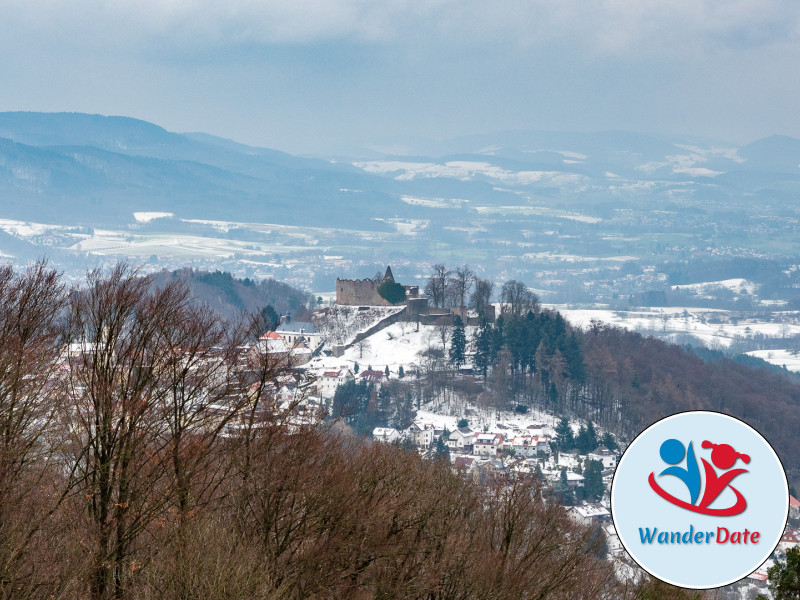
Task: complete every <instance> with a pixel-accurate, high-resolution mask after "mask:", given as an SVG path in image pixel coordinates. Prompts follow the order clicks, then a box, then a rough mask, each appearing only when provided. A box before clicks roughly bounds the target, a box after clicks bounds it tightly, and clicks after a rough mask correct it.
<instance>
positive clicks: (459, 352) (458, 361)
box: [450, 315, 467, 368]
mask: <svg viewBox="0 0 800 600" xmlns="http://www.w3.org/2000/svg"><path fill="white" fill-rule="evenodd" d="M466 351H467V336H466V334H465V332H464V321H462V320H461V317H459V316H458V315H456V318H455V319H453V336H452V338H451V340H450V362H452V363H454V364H455V365H456V368H458V367H460V366H461V365H462V364H463V363H464V358H465V355H466Z"/></svg>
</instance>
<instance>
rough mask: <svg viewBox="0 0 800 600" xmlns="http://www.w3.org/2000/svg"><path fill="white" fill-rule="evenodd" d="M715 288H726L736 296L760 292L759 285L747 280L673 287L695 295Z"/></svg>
mask: <svg viewBox="0 0 800 600" xmlns="http://www.w3.org/2000/svg"><path fill="white" fill-rule="evenodd" d="M715 288H725V289H728V290H730V291H732V292H733V293H735V294H751V295H752V294H755V293H756V292H757V291H758V284H756V283H753V282H752V281H748V280H747V279H741V278H737V279H723V280H721V281H704V282H702V283H688V284H683V285H673V286H672V289H673V290H690V291H693V292H695V293H701V294H702V293H704V292H706V291H711V290H713V289H715Z"/></svg>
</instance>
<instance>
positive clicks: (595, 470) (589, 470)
mask: <svg viewBox="0 0 800 600" xmlns="http://www.w3.org/2000/svg"><path fill="white" fill-rule="evenodd" d="M583 476H584V478H585V481H584V483H583V486H584V490H585V491H586V498H587V499H588V500H591V501H593V502H598V501H599V500H600V499H601V498H602V497H603V493H604V492H605V486H604V485H603V463H601V462H600V461H599V460H590V461H589V466H587V467H586V472H585V473H584V475H583Z"/></svg>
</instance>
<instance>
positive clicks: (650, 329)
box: [550, 305, 800, 368]
mask: <svg viewBox="0 0 800 600" xmlns="http://www.w3.org/2000/svg"><path fill="white" fill-rule="evenodd" d="M550 307H551V308H555V309H556V310H558V311H559V312H561V314H562V315H564V318H566V319H567V320H568V321H569V322H570V323H572V324H573V325H577V326H579V327H582V328H584V329H585V328H588V327H590V326H591V324H592V321H600V322H602V323H607V324H611V325H617V326H619V327H624V328H625V329H631V330H635V331H639V332H641V333H644V334H651V335H654V336H656V337H660V338H666V339H677V338H680V336H681V335H684V334H685V335H691V336H693V337H695V338H697V339H698V340H700V341H702V342H703V343H704V344H705V345H706V346H708V347H710V348H720V349H722V348H727V347H729V346H730V345H731V344H732V343H733V342H734V340H735V339H736V338H737V337H739V338H748V337H753V336H754V335H756V334H757V333H760V334H762V335H765V336H769V337H773V338H782V337H789V336H792V335H797V334H800V313H798V312H797V311H783V312H778V313H773V315H774V318H773V319H772V321H769V322H766V321H759V320H756V319H744V318H741V319H732V318H731V315H730V313H729V312H728V311H725V310H721V309H713V308H695V307H689V306H686V307H684V306H677V307H676V306H671V307H665V308H651V309H636V310H625V311H623V310H609V309H572V308H569V307H567V306H563V305H550ZM787 368H788V365H787Z"/></svg>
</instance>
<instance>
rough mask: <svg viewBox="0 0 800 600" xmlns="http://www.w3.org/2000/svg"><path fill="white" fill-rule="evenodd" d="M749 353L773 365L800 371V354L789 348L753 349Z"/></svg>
mask: <svg viewBox="0 0 800 600" xmlns="http://www.w3.org/2000/svg"><path fill="white" fill-rule="evenodd" d="M747 354H749V355H750V356H755V357H758V358H760V359H763V360H765V361H767V362H768V363H772V364H773V365H778V366H779V367H786V368H787V369H789V370H790V371H797V372H800V354H797V353H795V352H791V351H789V350H753V351H752V352H747Z"/></svg>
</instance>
